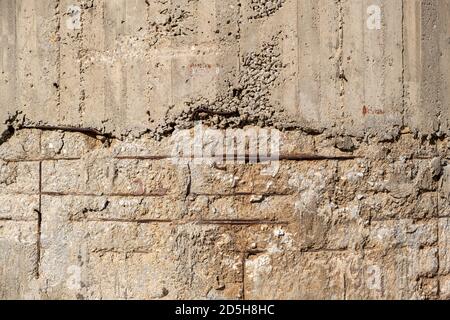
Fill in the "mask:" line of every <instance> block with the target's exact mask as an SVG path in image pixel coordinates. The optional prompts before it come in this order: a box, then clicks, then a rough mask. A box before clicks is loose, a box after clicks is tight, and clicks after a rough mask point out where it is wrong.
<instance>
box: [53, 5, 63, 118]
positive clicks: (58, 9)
mask: <svg viewBox="0 0 450 320" xmlns="http://www.w3.org/2000/svg"><path fill="white" fill-rule="evenodd" d="M60 2H61V0H57V2H56V6H55V15H56V17H57V22H56V39H58V40H57V41H58V54H57V55H58V61H56V74H57V77H58V79H57V81H56V83H55V84H53V85H54V86H55V88H56V97H57V98H56V99H57V102H56V105H57V107H58V113H59V112H60V111H59V110H61V109H60V108H61V19H62V16H61V7H60V5H61V3H60Z"/></svg>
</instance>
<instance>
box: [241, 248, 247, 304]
mask: <svg viewBox="0 0 450 320" xmlns="http://www.w3.org/2000/svg"><path fill="white" fill-rule="evenodd" d="M246 256H247V252H246V251H244V252H243V253H242V266H241V272H242V275H241V277H242V280H241V281H242V297H241V299H242V300H245V260H246Z"/></svg>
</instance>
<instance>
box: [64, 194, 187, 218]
mask: <svg viewBox="0 0 450 320" xmlns="http://www.w3.org/2000/svg"><path fill="white" fill-rule="evenodd" d="M63 197H64V200H63V201H64V203H65V208H66V209H67V211H68V216H69V219H70V220H71V221H83V220H87V221H119V222H120V221H124V222H126V221H131V222H133V221H135V222H139V221H142V222H146V221H149V220H174V219H181V218H182V217H183V216H184V214H185V213H186V210H187V209H186V204H185V202H184V199H183V198H179V197H176V196H150V197H122V196H63Z"/></svg>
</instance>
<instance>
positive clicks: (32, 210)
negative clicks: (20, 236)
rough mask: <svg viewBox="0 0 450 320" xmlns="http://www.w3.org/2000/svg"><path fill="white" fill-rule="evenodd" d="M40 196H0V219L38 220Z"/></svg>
mask: <svg viewBox="0 0 450 320" xmlns="http://www.w3.org/2000/svg"><path fill="white" fill-rule="evenodd" d="M38 210H39V195H8V194H0V219H4V220H30V221H32V220H37V215H38V213H37V212H38Z"/></svg>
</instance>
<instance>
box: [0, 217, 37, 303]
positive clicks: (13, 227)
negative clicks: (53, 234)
mask: <svg viewBox="0 0 450 320" xmlns="http://www.w3.org/2000/svg"><path fill="white" fill-rule="evenodd" d="M36 241H37V223H36V222H31V221H0V252H1V254H0V298H1V299H23V298H24V297H26V296H27V295H29V294H33V285H32V283H33V281H34V279H35V276H36V269H37V260H38V258H37V244H36Z"/></svg>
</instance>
